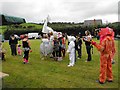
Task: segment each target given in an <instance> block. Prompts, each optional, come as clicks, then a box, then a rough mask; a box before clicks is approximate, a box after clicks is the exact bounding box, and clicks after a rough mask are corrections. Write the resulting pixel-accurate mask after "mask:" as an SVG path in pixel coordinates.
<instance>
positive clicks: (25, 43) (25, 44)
mask: <svg viewBox="0 0 120 90" xmlns="http://www.w3.org/2000/svg"><path fill="white" fill-rule="evenodd" d="M9 45H10V48H11V55H12V56H16V55H17V53H18V55H22V51H23V52H24V55H23V63H24V64H25V63H28V58H29V52H31V47H30V42H29V40H28V36H27V34H26V35H25V36H24V38H23V39H22V45H20V44H18V39H17V38H16V37H15V35H14V34H12V35H11V36H10V38H9ZM21 46H22V48H23V49H22V50H21Z"/></svg>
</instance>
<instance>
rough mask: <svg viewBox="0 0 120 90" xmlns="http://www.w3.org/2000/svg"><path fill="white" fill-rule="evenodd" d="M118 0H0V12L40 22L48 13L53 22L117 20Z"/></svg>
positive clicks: (28, 20)
mask: <svg viewBox="0 0 120 90" xmlns="http://www.w3.org/2000/svg"><path fill="white" fill-rule="evenodd" d="M118 1H119V0H99V1H98V0H1V1H0V5H1V6H0V12H2V13H4V14H7V15H13V16H18V17H23V18H25V19H26V20H27V22H41V21H42V20H43V19H45V18H46V17H47V15H48V14H49V16H50V18H51V21H52V22H54V21H56V22H59V21H62V22H69V21H71V22H73V21H74V22H83V21H84V20H87V19H102V20H103V22H106V21H108V22H117V21H118Z"/></svg>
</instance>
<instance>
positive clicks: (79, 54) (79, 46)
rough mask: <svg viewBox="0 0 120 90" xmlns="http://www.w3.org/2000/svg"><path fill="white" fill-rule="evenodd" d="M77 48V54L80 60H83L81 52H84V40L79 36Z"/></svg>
mask: <svg viewBox="0 0 120 90" xmlns="http://www.w3.org/2000/svg"><path fill="white" fill-rule="evenodd" d="M76 46H77V48H76V49H77V52H78V59H80V58H81V50H82V40H81V38H80V36H77V40H76Z"/></svg>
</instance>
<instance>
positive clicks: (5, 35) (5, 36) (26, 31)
mask: <svg viewBox="0 0 120 90" xmlns="http://www.w3.org/2000/svg"><path fill="white" fill-rule="evenodd" d="M33 32H37V33H39V34H41V33H42V32H41V30H6V31H5V32H4V39H5V40H8V39H9V37H10V35H12V34H17V35H18V36H20V35H21V34H27V33H33Z"/></svg>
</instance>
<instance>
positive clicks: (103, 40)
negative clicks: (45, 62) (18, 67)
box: [9, 27, 115, 84]
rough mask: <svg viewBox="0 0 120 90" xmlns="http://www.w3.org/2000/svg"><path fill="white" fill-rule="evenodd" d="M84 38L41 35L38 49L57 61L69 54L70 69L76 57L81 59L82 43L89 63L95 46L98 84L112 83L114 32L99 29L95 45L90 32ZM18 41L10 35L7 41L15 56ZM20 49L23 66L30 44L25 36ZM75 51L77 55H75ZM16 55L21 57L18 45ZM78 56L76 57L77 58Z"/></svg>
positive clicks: (108, 29)
mask: <svg viewBox="0 0 120 90" xmlns="http://www.w3.org/2000/svg"><path fill="white" fill-rule="evenodd" d="M85 34H86V35H85V36H83V38H82V39H81V36H80V34H79V35H78V36H76V37H75V36H67V38H66V36H65V34H57V35H53V33H52V32H51V33H49V34H43V38H42V44H41V45H40V49H41V52H42V54H43V55H45V56H47V55H48V54H50V56H51V57H53V58H54V59H55V60H57V61H61V60H62V59H63V58H64V57H65V55H66V52H67V53H68V54H69V60H70V62H69V64H68V67H72V66H74V65H75V61H76V57H78V59H80V58H81V57H82V53H81V52H82V51H81V50H82V41H84V42H85V45H86V51H87V54H88V56H87V60H86V62H89V61H91V60H92V57H91V49H92V48H93V46H95V47H96V48H97V49H98V51H100V53H101V54H100V76H99V80H98V81H99V83H100V84H104V83H105V81H106V79H107V81H108V82H112V81H113V75H112V63H111V62H112V60H113V58H114V55H115V43H114V31H113V29H111V28H108V27H106V28H101V29H100V31H99V36H100V43H99V44H97V43H96V42H95V41H93V39H92V36H91V34H90V32H89V31H88V30H87V31H85ZM66 39H68V49H66ZM17 44H18V41H17V39H16V38H15V37H14V35H11V37H10V39H9V45H10V47H11V54H12V55H17V52H16V47H17ZM22 47H23V52H24V57H23V58H24V60H23V62H24V64H25V63H28V58H29V52H30V51H31V47H30V42H29V40H28V36H27V35H25V37H24V39H23V40H22ZM76 51H77V54H76ZM18 54H20V55H21V52H20V45H18ZM77 55H78V56H77Z"/></svg>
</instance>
